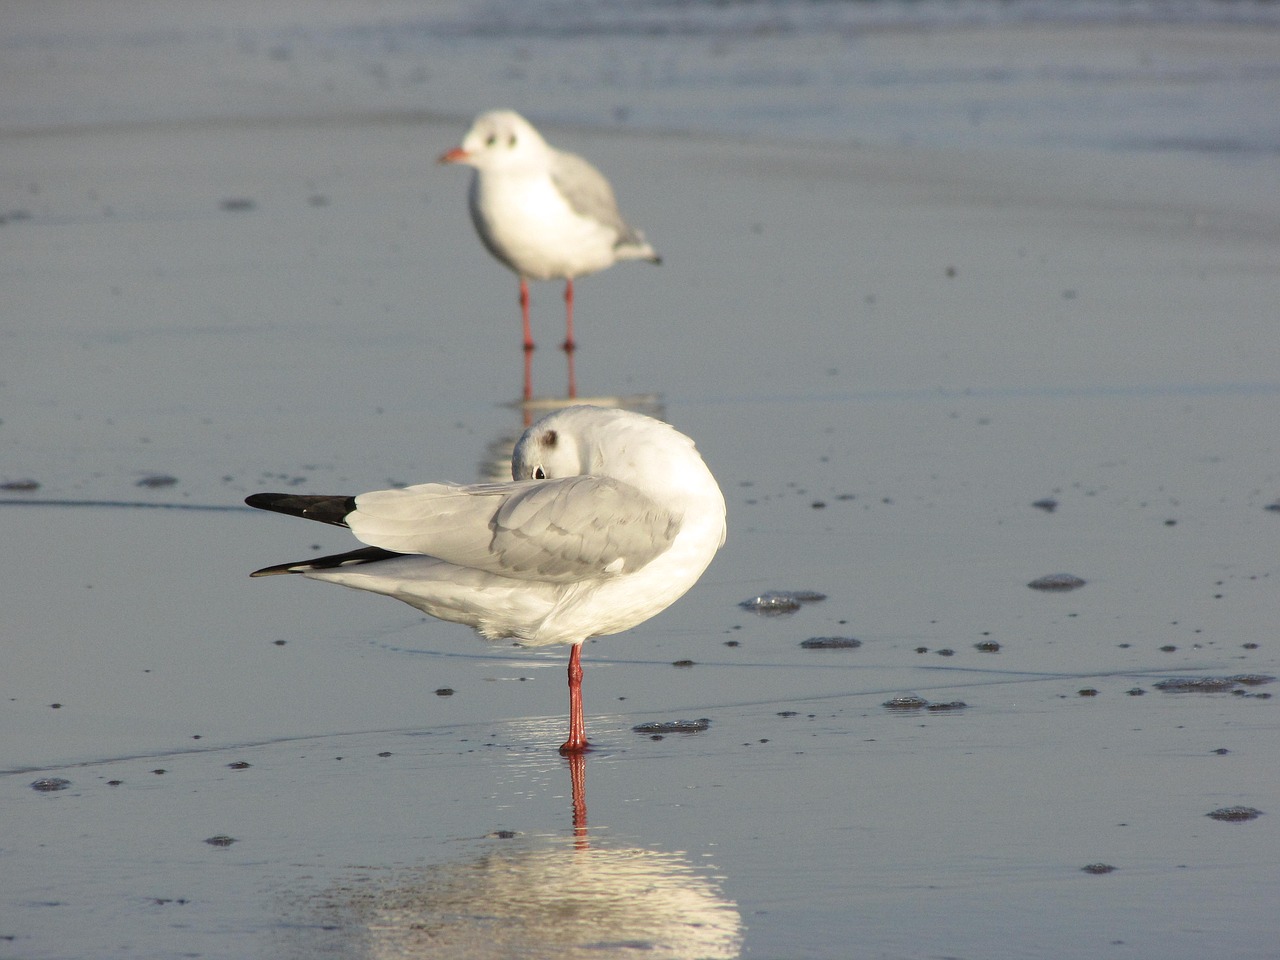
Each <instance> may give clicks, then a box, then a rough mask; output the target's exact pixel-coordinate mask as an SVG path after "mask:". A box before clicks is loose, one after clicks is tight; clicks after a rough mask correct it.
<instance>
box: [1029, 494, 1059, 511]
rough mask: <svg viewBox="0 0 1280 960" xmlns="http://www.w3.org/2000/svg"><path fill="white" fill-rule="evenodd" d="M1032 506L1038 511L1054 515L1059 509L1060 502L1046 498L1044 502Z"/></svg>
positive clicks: (1039, 501) (1037, 502)
mask: <svg viewBox="0 0 1280 960" xmlns="http://www.w3.org/2000/svg"><path fill="white" fill-rule="evenodd" d="M1031 505H1032V506H1033V507H1035V508H1036V509H1037V510H1043V511H1044V512H1045V513H1053V511H1055V510H1057V509H1058V501H1057V500H1053V499H1051V498H1046V499H1044V500H1037V501H1036V502H1035V503H1033V504H1031Z"/></svg>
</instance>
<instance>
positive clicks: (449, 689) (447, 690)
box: [436, 687, 453, 697]
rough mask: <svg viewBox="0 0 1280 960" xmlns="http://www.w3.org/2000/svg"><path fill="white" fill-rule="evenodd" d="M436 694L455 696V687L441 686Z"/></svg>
mask: <svg viewBox="0 0 1280 960" xmlns="http://www.w3.org/2000/svg"><path fill="white" fill-rule="evenodd" d="M436 696H437V697H452V696H453V687H441V688H440V689H438V690H437V691H436Z"/></svg>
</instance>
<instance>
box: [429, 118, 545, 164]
mask: <svg viewBox="0 0 1280 960" xmlns="http://www.w3.org/2000/svg"><path fill="white" fill-rule="evenodd" d="M549 151H550V147H548V146H547V142H546V141H545V140H543V139H542V135H541V134H540V133H538V131H537V130H535V129H534V128H533V124H531V123H530V122H529V121H528V120H526V119H525V118H524V117H522V116H520V114H518V113H516V112H515V111H514V110H490V111H488V112H487V113H482V114H480V116H478V117H476V119H475V122H474V123H472V125H471V129H470V130H468V131H467V135H466V136H465V137H463V138H462V146H460V147H454V148H453V149H452V150H447V151H445V153H443V154H441V156H440V162H441V163H461V164H465V165H466V166H469V167H475V168H476V169H477V170H492V171H504V170H519V169H522V168H539V167H545V166H546V165H547V163H548V154H549Z"/></svg>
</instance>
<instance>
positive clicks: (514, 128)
mask: <svg viewBox="0 0 1280 960" xmlns="http://www.w3.org/2000/svg"><path fill="white" fill-rule="evenodd" d="M440 162H441V163H460V164H465V165H467V166H470V167H474V168H475V173H474V175H473V176H472V178H471V190H470V194H469V197H468V200H469V205H470V208H471V220H472V222H473V223H474V224H475V227H476V232H477V233H479V234H480V240H481V241H482V242H483V243H484V245H485V247H486V248H488V250H489V252H490V253H491V254H493V255H494V256H495V257H497V258H498V259H499V260H501V261H502V262H503V263H505V264H506V265H507V266H508V267H510V268H511V269H512V270H514V271H515V273H516V274H517V275H518V276H519V277H520V313H521V318H522V320H523V322H524V351H525V399H526V400H528V399H529V398H530V396H531V394H532V382H531V377H530V373H529V372H530V358H531V355H532V353H533V334H532V331H531V330H530V327H529V281H530V280H564V281H565V286H564V303H565V338H564V350H565V353H566V354H568V356H569V396H570V397H572V396H574V395H575V384H574V378H573V350H574V347H575V342H574V339H573V279H574V277H581V276H585V275H586V274H589V273H595V272H596V271H598V270H603V269H604V268H605V267H610V266H613V264H615V263H617V262H618V261H619V260H648V261H650V262H652V263H661V258H660V257H659V256H658V254H657V252H656V251H655V250H654V249H653V247H652V246H650V245H649V244H648V243H647V242H646V241H645V238H644V234H643V233H641V232H640V231H639V230H636V229H634V228H632V227H629V226H627V224H626V222H625V221H624V220H623V219H622V215H621V214H620V213H618V203H617V201H616V200H615V199H614V196H613V188H612V187H611V186H610V185H609V181H608V180H606V179H605V178H604V175H603V174H602V173H600V171H599V170H597V169H596V168H595V167H593V166H592V165H591V164H589V163H588V162H587V161H586V160H584V159H582V157H579V156H577V155H576V154H572V153H565V152H564V151H562V150H557V149H556V148H555V147H553V146H551V145H550V144H548V143H547V142H546V141H545V140H543V139H542V136H541V134H539V133H538V131H537V130H535V129H534V128H533V125H532V124H531V123H529V121H528V120H526V119H525V118H524V117H522V116H520V114H518V113H515V112H513V111H511V110H492V111H489V112H488V113H482V114H480V116H478V117H476V119H475V122H474V123H473V124H472V126H471V129H470V130H469V131H467V135H466V136H465V137H463V139H462V146H460V147H454V148H453V149H452V150H449V151H446V152H445V153H444V154H443V155H442V156H441V157H440Z"/></svg>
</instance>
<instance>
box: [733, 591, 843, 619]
mask: <svg viewBox="0 0 1280 960" xmlns="http://www.w3.org/2000/svg"><path fill="white" fill-rule="evenodd" d="M825 599H827V595H826V594H825V593H818V592H817V591H814V590H770V591H768V592H766V593H761V594H759V595H757V596H754V597H752V598H751V599H750V600H743V601H742V602H741V603H740V604H738V606H740V607H742V608H743V609H744V610H750V611H751V612H752V613H758V614H760V615H761V616H765V617H776V616H778V615H779V614H782V613H795V612H796V611H797V610H799V609H800V607H801V605H802V604H806V603H817V602H818V601H819V600H825Z"/></svg>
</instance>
